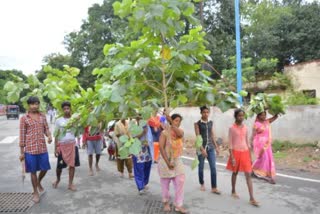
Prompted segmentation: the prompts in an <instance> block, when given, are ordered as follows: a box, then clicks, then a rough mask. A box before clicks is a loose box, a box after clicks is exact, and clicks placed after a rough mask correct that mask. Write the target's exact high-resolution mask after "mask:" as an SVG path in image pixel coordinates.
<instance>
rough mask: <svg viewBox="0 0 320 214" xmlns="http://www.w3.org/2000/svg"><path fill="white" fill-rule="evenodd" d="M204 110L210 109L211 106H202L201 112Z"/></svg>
mask: <svg viewBox="0 0 320 214" xmlns="http://www.w3.org/2000/svg"><path fill="white" fill-rule="evenodd" d="M204 110H209V108H208V107H207V106H201V107H200V113H202V112H203V111H204Z"/></svg>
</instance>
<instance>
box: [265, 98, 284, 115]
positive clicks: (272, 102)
mask: <svg viewBox="0 0 320 214" xmlns="http://www.w3.org/2000/svg"><path fill="white" fill-rule="evenodd" d="M285 108H286V107H285V105H284V103H283V101H282V99H281V97H280V96H279V95H275V96H271V97H269V99H268V112H269V113H270V114H272V115H277V114H285Z"/></svg>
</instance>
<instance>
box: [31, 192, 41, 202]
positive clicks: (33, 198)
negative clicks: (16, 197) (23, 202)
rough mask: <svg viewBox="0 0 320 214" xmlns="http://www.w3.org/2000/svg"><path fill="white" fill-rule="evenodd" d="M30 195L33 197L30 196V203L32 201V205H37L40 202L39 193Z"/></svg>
mask: <svg viewBox="0 0 320 214" xmlns="http://www.w3.org/2000/svg"><path fill="white" fill-rule="evenodd" d="M32 194H33V196H32V201H33V202H34V203H39V202H40V196H39V193H38V192H34V193H32Z"/></svg>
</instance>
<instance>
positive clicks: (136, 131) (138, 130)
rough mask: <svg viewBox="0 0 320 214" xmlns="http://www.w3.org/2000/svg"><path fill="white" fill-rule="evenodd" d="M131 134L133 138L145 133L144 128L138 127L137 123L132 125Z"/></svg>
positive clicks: (130, 127)
mask: <svg viewBox="0 0 320 214" xmlns="http://www.w3.org/2000/svg"><path fill="white" fill-rule="evenodd" d="M129 132H130V134H132V136H137V135H139V134H141V133H142V132H143V128H142V127H140V126H138V125H137V124H136V123H130V126H129Z"/></svg>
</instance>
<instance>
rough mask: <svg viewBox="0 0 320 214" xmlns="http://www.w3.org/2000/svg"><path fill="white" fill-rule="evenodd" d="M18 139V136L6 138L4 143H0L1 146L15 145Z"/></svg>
mask: <svg viewBox="0 0 320 214" xmlns="http://www.w3.org/2000/svg"><path fill="white" fill-rule="evenodd" d="M17 138H18V136H8V137H5V138H4V139H3V140H2V141H0V144H9V143H13V142H14V141H15V140H16V139H17Z"/></svg>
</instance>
